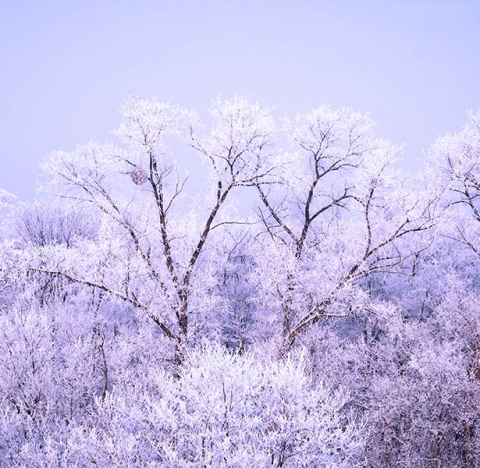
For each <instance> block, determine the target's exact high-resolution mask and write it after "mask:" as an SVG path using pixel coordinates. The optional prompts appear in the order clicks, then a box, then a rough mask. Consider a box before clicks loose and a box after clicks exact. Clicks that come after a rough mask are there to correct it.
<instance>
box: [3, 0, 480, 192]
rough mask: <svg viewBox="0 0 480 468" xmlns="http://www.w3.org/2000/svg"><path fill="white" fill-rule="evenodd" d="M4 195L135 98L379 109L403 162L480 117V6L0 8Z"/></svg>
mask: <svg viewBox="0 0 480 468" xmlns="http://www.w3.org/2000/svg"><path fill="white" fill-rule="evenodd" d="M0 80H1V81H0V83H1V86H0V129H1V130H0V161H1V166H0V188H4V189H6V190H8V191H10V192H12V193H14V194H16V195H18V197H19V198H20V199H22V200H26V201H31V200H33V198H34V196H35V185H36V179H37V176H38V174H39V173H40V171H39V169H38V163H39V161H40V159H41V158H42V157H43V156H44V155H45V154H46V153H48V152H50V151H54V150H57V149H64V150H71V149H73V148H74V147H75V145H76V144H78V143H85V142H87V141H89V140H91V139H96V140H101V141H102V140H111V139H112V137H111V135H110V134H109V131H110V130H112V129H113V128H115V127H116V125H117V123H118V122H119V116H118V113H117V111H118V109H119V107H120V106H121V104H122V103H123V102H124V101H125V100H126V99H127V98H128V97H129V96H131V95H134V96H138V97H146V98H148V97H153V96H155V97H157V98H159V99H161V100H166V101H171V102H172V103H178V104H182V105H185V106H188V107H195V108H197V109H199V110H201V111H204V110H206V109H207V108H208V106H209V103H210V101H211V99H212V98H215V97H217V96H218V95H220V96H222V97H230V96H231V95H232V94H234V93H238V94H243V95H249V96H251V97H253V98H255V99H258V100H259V101H260V102H261V103H262V104H264V105H266V106H276V108H277V114H278V115H279V116H281V115H283V114H284V113H294V112H296V111H297V110H299V111H308V110H311V109H313V108H315V107H318V106H319V105H321V104H324V103H327V104H330V105H332V106H334V107H342V106H350V107H353V108H354V109H356V110H359V111H363V112H366V111H369V112H371V116H372V118H373V119H374V120H375V121H376V122H377V124H378V131H379V133H380V134H381V135H382V136H384V137H386V138H389V139H391V140H392V141H393V142H394V143H406V144H408V145H409V147H408V148H407V150H406V151H405V162H404V163H403V164H404V166H406V167H409V168H412V169H417V168H419V167H421V165H422V163H421V160H422V149H423V148H427V147H428V146H429V145H430V143H432V142H433V140H434V139H435V138H436V137H437V136H438V135H441V134H444V133H445V132H449V131H456V130H459V129H460V128H461V127H462V125H463V123H464V121H465V111H466V110H467V109H472V110H479V109H480V1H478V0H456V1H455V0H448V1H447V0H416V1H413V0H389V1H385V0H382V1H373V0H350V1H349V0H329V1H326V0H317V1H313V0H312V1H306V0H290V1H287V0H264V1H262V0H256V1H251V0H243V1H233V0H232V1H228V0H223V1H222V0H210V1H204V0H197V1H193V0H191V1H188V0H171V1H162V0H156V1H155V0H129V1H127V0H77V1H73V0H44V1H38V0H37V1H35V0H0Z"/></svg>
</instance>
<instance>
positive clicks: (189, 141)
mask: <svg viewBox="0 0 480 468" xmlns="http://www.w3.org/2000/svg"><path fill="white" fill-rule="evenodd" d="M113 133H114V136H115V138H116V139H117V141H116V142H113V143H112V142H109V143H99V142H89V143H86V144H84V145H80V146H78V147H76V148H75V149H74V150H73V151H70V152H67V151H57V152H53V153H51V154H49V155H48V156H47V157H46V158H45V159H44V160H43V162H42V168H43V170H44V171H45V172H46V173H47V174H49V176H50V179H49V183H48V184H46V186H45V188H44V192H43V195H42V196H41V197H39V198H38V200H37V201H35V202H34V203H32V204H22V203H20V202H18V201H17V200H16V198H15V197H14V196H13V195H11V194H9V193H7V192H6V191H4V190H0V216H1V218H0V220H1V226H0V240H1V243H0V296H1V301H0V322H1V324H0V334H1V335H2V336H1V337H0V348H1V349H0V376H1V377H0V457H1V459H2V460H4V461H5V463H7V464H8V465H11V466H26V465H28V466H45V465H52V466H56V465H59V466H62V465H75V464H78V465H81V466H93V465H97V466H172V467H178V466H238V467H245V466H267V465H268V466H270V465H271V466H278V467H281V466H295V467H297V466H305V467H307V466H308V467H311V466H376V467H377V466H378V467H382V466H385V467H390V466H419V467H422V466H425V467H429V466H432V467H433V466H476V465H478V464H479V463H480V427H479V424H480V423H479V418H478V414H479V404H480V400H479V399H480V391H479V390H480V388H479V383H480V332H479V324H480V322H479V318H480V316H479V314H480V311H479V309H478V304H479V303H480V302H479V299H480V297H479V293H480V290H479V286H480V285H479V280H478V278H479V266H480V244H479V239H480V237H479V234H480V230H479V227H480V115H477V114H474V113H470V114H468V116H467V122H466V125H465V127H464V128H463V129H461V130H460V131H458V132H457V133H455V134H448V135H445V136H443V137H441V138H439V139H438V140H437V141H436V142H434V143H433V144H432V146H431V148H430V150H429V152H428V156H427V160H426V165H425V169H424V170H423V171H422V172H421V173H417V174H410V173H407V172H406V171H402V170H400V169H399V167H398V165H397V161H398V159H399V158H401V154H402V148H401V147H397V146H395V145H394V144H392V143H391V142H389V141H387V140H385V139H383V138H381V137H380V136H379V135H377V133H376V129H375V124H374V122H373V121H372V120H371V119H370V117H369V116H367V115H363V114H361V113H358V112H355V111H353V110H352V109H347V108H345V109H332V108H330V107H328V106H321V107H318V108H316V109H314V110H312V111H311V112H309V113H305V114H300V113H299V114H297V115H295V116H293V117H284V118H281V119H278V118H277V117H276V116H275V114H274V111H273V110H272V109H267V108H263V107H262V106H261V105H260V104H259V103H258V102H255V101H253V100H251V99H248V98H244V97H241V96H234V97H232V98H231V99H226V100H222V99H217V100H214V101H213V102H212V106H211V109H210V113H209V119H208V120H207V121H206V122H205V121H204V119H202V118H201V116H200V114H199V113H198V112H196V111H194V110H191V109H186V108H183V107H180V106H175V105H172V104H167V103H163V102H160V101H158V100H156V99H150V100H140V99H131V100H129V101H128V102H126V103H125V105H124V106H123V108H122V110H121V122H120V125H119V127H118V128H117V129H116V130H115V131H114V132H113Z"/></svg>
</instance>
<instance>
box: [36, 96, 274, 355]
mask: <svg viewBox="0 0 480 468" xmlns="http://www.w3.org/2000/svg"><path fill="white" fill-rule="evenodd" d="M122 115H123V117H124V120H123V122H122V124H121V125H120V127H119V128H118V130H117V131H116V132H115V133H116V134H117V135H119V136H120V137H121V139H122V141H123V142H124V144H125V146H124V147H123V148H120V147H117V146H114V145H112V144H98V143H89V144H87V145H85V146H81V147H78V148H77V149H76V150H75V151H73V152H70V153H67V152H56V153H52V154H50V155H49V156H48V157H47V159H46V160H45V161H44V164H43V167H44V168H45V169H46V170H47V171H48V172H50V173H51V174H53V175H54V176H55V180H54V182H55V184H56V186H57V187H58V190H59V191H60V192H61V194H62V195H63V196H64V197H68V198H69V199H70V200H71V202H72V203H73V204H79V205H84V204H88V205H90V206H91V207H93V208H95V209H96V210H97V212H98V215H99V216H100V230H99V235H98V239H97V240H96V241H95V242H93V243H92V242H89V241H88V240H83V241H82V242H77V244H76V246H75V249H73V250H74V251H75V252H76V255H75V254H73V253H72V251H70V252H66V249H65V248H64V249H63V250H62V249H59V248H58V247H57V248H55V249H50V250H49V251H48V252H45V255H46V256H48V258H49V259H50V260H49V261H50V266H48V267H42V269H43V270H44V271H48V272H50V273H52V274H60V275H62V276H63V277H65V278H67V279H69V280H70V281H73V282H76V283H79V284H83V285H85V286H89V287H92V288H96V289H97V290H101V291H104V292H105V293H108V294H109V295H111V296H115V297H116V298H117V299H119V300H121V301H124V302H126V303H128V304H130V305H131V306H133V307H134V308H135V309H137V310H140V311H142V312H143V313H145V314H146V315H147V316H148V317H149V318H150V319H151V320H153V322H155V323H156V324H157V325H158V326H159V327H160V328H161V330H162V331H163V333H164V334H165V335H166V336H167V337H168V338H169V339H170V340H171V341H172V342H173V343H174V346H175V349H176V351H175V358H174V359H175V362H176V363H177V364H179V363H180V362H181V361H182V360H183V357H182V356H183V353H184V349H185V346H186V343H187V340H188V339H189V333H190V334H191V327H190V328H189V320H190V319H191V317H192V316H193V315H202V313H203V312H204V311H209V310H210V309H212V308H214V307H215V300H214V297H213V296H212V295H211V291H212V289H213V286H214V279H213V277H212V272H210V271H209V266H208V265H209V262H210V260H211V259H210V258H209V257H208V256H207V255H205V254H204V252H205V251H206V250H207V249H209V243H210V242H211V240H212V238H213V237H214V236H215V234H216V233H217V232H219V231H221V230H222V228H225V227H226V226H228V225H229V224H230V223H233V222H238V219H237V218H235V217H234V216H233V217H232V216H229V215H228V212H227V211H226V210H224V212H222V209H224V207H225V206H226V204H227V200H228V199H229V197H230V196H231V195H230V194H231V193H232V192H234V191H236V190H238V189H239V188H242V187H245V186H251V185H253V184H261V183H262V182H263V181H264V179H266V178H267V177H268V174H269V166H268V165H267V161H266V156H267V155H268V153H267V149H268V144H269V142H270V140H271V138H272V132H273V130H274V123H273V119H272V117H271V116H270V113H269V111H268V110H264V109H261V108H260V106H259V105H258V103H253V102H251V101H249V100H247V99H244V98H241V97H234V98H233V99H230V100H225V101H222V100H217V101H215V102H214V104H213V106H212V109H211V115H212V126H211V128H210V130H209V131H207V132H205V131H204V130H203V128H201V125H200V121H199V118H198V116H197V115H196V114H195V113H194V112H190V111H187V110H185V109H182V108H179V107H175V106H171V105H169V104H164V103H161V102H158V101H156V100H151V101H145V100H131V101H129V102H128V103H127V104H126V105H125V106H124V107H123V109H122ZM174 136H182V141H183V142H184V143H185V144H186V145H187V146H189V147H190V148H193V150H194V152H196V153H197V154H199V155H200V156H201V158H202V160H203V162H204V164H205V166H206V171H207V174H206V176H207V179H208V181H209V183H210V184H211V185H210V186H209V189H208V190H207V192H206V193H205V194H203V195H202V198H201V199H200V198H199V197H198V196H197V198H196V199H195V200H192V199H191V198H188V197H187V195H186V194H185V193H184V187H185V184H186V182H187V177H186V176H184V175H182V174H183V172H182V169H181V167H180V164H179V163H180V157H176V156H174V155H173V149H172V148H174V147H175V144H176V145H177V148H178V145H179V143H178V142H177V143H172V140H171V139H172V138H173V137H174ZM169 145H170V146H169ZM172 145H173V146H172ZM187 149H188V148H187ZM185 150H186V149H182V150H181V151H182V152H184V151H185ZM182 157H185V156H184V155H183V154H182ZM60 187H61V188H60ZM210 251H211V252H213V249H211V250H210Z"/></svg>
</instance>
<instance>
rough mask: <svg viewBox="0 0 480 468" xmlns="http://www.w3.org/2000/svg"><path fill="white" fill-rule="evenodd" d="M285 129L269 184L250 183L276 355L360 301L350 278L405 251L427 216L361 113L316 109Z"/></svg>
mask: <svg viewBox="0 0 480 468" xmlns="http://www.w3.org/2000/svg"><path fill="white" fill-rule="evenodd" d="M285 130H286V132H287V135H288V137H289V139H290V142H291V149H290V151H288V152H284V153H282V154H280V155H279V157H278V159H277V165H276V172H275V175H276V177H277V183H276V184H270V185H268V186H267V187H264V186H262V185H260V184H258V185H257V186H256V187H257V191H258V195H259V198H260V201H261V207H260V208H259V210H258V213H259V216H260V219H261V221H262V223H263V227H264V231H263V232H264V235H263V237H261V239H262V241H261V242H260V247H259V248H260V249H261V251H262V255H258V257H259V258H260V263H261V264H260V267H259V269H258V270H257V278H258V279H257V282H258V284H259V285H261V286H260V287H261V293H260V294H261V295H262V298H263V300H264V301H265V300H268V301H269V304H272V305H273V307H274V309H275V314H277V317H278V321H279V322H281V325H280V328H281V331H280V335H281V337H282V338H281V344H280V351H279V354H280V355H281V356H282V355H285V353H286V352H287V351H288V350H289V349H290V348H291V346H292V345H293V343H294V342H295V340H296V339H297V337H298V336H299V335H300V334H302V333H303V332H304V331H305V330H306V329H308V328H310V327H311V326H312V325H314V324H315V323H317V322H318V321H319V320H320V319H321V318H323V317H329V316H330V317H332V316H333V317H335V316H344V315H348V314H349V312H351V311H352V310H354V309H355V308H358V307H360V308H365V307H367V308H368V301H366V300H367V297H366V295H365V293H364V292H362V290H361V289H360V288H359V287H358V285H359V282H360V281H361V280H362V279H364V278H366V277H369V276H371V275H373V274H376V273H382V272H392V271H393V270H394V269H395V268H396V267H397V266H399V265H401V264H402V263H404V262H405V261H406V259H408V258H410V257H412V255H413V254H414V252H415V251H416V248H417V246H415V245H414V243H412V242H413V241H414V238H415V237H414V236H415V233H418V232H420V231H423V230H426V229H428V228H429V227H431V226H432V224H433V218H432V206H433V200H430V199H422V196H421V195H420V194H419V193H418V191H416V190H415V188H414V186H413V185H412V183H411V182H410V183H409V182H408V180H406V179H405V178H403V177H402V176H401V175H400V174H399V173H396V172H395V171H394V170H393V169H392V164H393V163H394V161H395V159H396V157H397V154H398V152H399V150H398V149H397V148H395V147H393V146H392V145H391V144H389V143H388V142H385V141H382V140H380V139H378V138H377V137H376V136H375V134H374V133H373V123H372V121H371V120H370V119H369V118H368V117H365V116H362V115H360V114H358V113H354V112H352V111H350V110H348V109H343V110H340V111H334V110H331V109H330V108H328V107H321V108H319V109H317V110H315V111H313V112H311V113H309V114H305V115H298V116H297V117H296V118H295V119H294V120H286V122H285ZM407 238H408V242H407ZM408 243H411V245H410V246H409V245H408ZM419 248H421V247H419ZM266 298H268V299H266Z"/></svg>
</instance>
